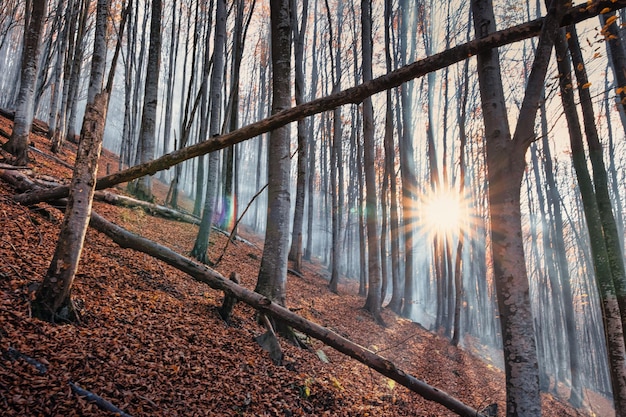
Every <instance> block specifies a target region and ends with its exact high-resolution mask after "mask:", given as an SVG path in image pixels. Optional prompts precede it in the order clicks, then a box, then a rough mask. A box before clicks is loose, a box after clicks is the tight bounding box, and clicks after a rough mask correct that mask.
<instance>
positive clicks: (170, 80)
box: [160, 0, 182, 208]
mask: <svg viewBox="0 0 626 417" xmlns="http://www.w3.org/2000/svg"><path fill="white" fill-rule="evenodd" d="M177 9H178V6H177V5H176V0H172V23H171V31H170V45H169V60H168V66H167V82H166V93H165V115H164V118H165V125H164V128H163V151H162V154H163V155H165V154H166V153H168V152H170V149H172V145H171V142H172V140H171V137H172V110H173V107H174V85H175V84H176V78H175V77H174V73H175V72H176V63H177V62H178V45H179V44H180V37H179V36H178V33H179V31H180V29H181V27H180V15H182V13H180V14H179V20H178V21H177V20H176V11H177ZM174 149H176V144H174ZM176 174H178V175H180V172H175V175H174V179H173V180H172V182H174V186H173V187H172V194H173V193H174V192H176V194H177V195H176V197H178V184H179V179H178V177H177V176H176ZM160 178H161V180H166V175H165V171H163V172H162V173H161V177H160ZM177 200H178V198H176V201H175V204H176V205H177V204H178V201H177ZM176 205H174V204H172V207H173V208H176Z"/></svg>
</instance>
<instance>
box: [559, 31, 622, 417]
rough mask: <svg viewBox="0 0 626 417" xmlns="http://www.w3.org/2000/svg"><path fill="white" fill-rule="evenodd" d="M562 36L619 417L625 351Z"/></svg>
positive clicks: (565, 97) (568, 104)
mask: <svg viewBox="0 0 626 417" xmlns="http://www.w3.org/2000/svg"><path fill="white" fill-rule="evenodd" d="M570 36H576V33H575V32H574V33H571V34H570ZM564 37H565V35H562V36H561V39H560V41H559V43H557V48H558V49H557V54H558V58H559V59H558V60H557V63H558V65H559V73H560V74H561V78H560V80H559V84H560V89H561V99H562V102H563V111H564V113H565V117H566V119H567V125H568V130H569V135H570V144H571V147H572V163H573V165H574V169H575V172H576V178H577V180H578V187H579V189H580V194H581V197H582V201H583V211H584V214H585V219H586V223H587V230H588V231H589V243H590V248H591V254H592V257H593V265H594V272H595V278H596V283H597V286H598V295H599V297H600V302H601V305H602V321H603V324H604V332H605V340H606V347H607V353H608V360H609V371H610V379H611V388H612V390H613V403H614V404H615V410H616V416H617V417H620V416H623V415H625V414H623V410H626V348H625V343H624V328H623V321H622V315H621V314H620V305H619V298H618V296H617V293H616V288H615V284H614V281H613V275H612V270H611V263H610V258H609V254H608V251H607V246H606V240H605V237H604V235H603V230H602V220H601V214H600V211H599V207H598V201H597V200H596V194H595V193H596V192H595V191H594V184H593V183H592V181H591V177H590V175H589V170H588V168H587V158H586V156H585V150H584V144H583V137H582V131H581V128H580V122H579V119H578V114H577V111H576V106H575V101H574V92H573V87H572V79H571V66H570V61H569V59H567V50H566V48H565V42H566V41H565V40H564V39H563V38H564ZM579 92H580V90H579Z"/></svg>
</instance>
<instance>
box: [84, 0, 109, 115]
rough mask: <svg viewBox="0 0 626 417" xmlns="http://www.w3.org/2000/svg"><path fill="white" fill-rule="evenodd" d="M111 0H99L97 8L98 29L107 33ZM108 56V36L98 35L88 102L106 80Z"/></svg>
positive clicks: (93, 55) (92, 61)
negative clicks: (105, 69) (105, 70)
mask: <svg viewBox="0 0 626 417" xmlns="http://www.w3.org/2000/svg"><path fill="white" fill-rule="evenodd" d="M109 4H110V0H98V2H97V10H96V31H97V32H98V33H106V24H107V11H108V10H109ZM106 57H107V43H106V36H96V37H95V41H94V47H93V53H92V57H91V75H90V77H89V89H88V91H87V103H93V100H94V99H95V97H96V94H98V93H99V92H100V91H102V83H103V82H104V68H105V62H106Z"/></svg>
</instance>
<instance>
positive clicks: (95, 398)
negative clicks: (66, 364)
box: [70, 381, 131, 417]
mask: <svg viewBox="0 0 626 417" xmlns="http://www.w3.org/2000/svg"><path fill="white" fill-rule="evenodd" d="M70 387H72V391H74V392H75V393H76V394H77V395H80V396H81V397H84V398H85V399H86V400H87V401H89V402H92V403H94V404H96V405H97V406H98V407H100V408H101V409H103V410H105V411H109V412H111V413H115V414H117V415H119V416H121V417H131V416H130V414H126V413H125V412H123V411H122V410H120V409H119V408H117V407H116V406H114V405H113V404H111V403H110V402H109V401H107V400H105V399H104V398H102V397H100V396H99V395H96V394H94V393H92V392H90V391H87V390H85V389H83V388H81V387H79V386H78V385H76V384H75V383H73V382H72V381H70Z"/></svg>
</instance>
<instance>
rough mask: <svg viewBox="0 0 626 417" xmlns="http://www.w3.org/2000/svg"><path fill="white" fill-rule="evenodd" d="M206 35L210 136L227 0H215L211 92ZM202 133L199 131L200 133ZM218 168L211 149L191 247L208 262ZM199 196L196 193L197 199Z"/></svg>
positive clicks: (215, 121) (215, 125) (217, 103)
mask: <svg viewBox="0 0 626 417" xmlns="http://www.w3.org/2000/svg"><path fill="white" fill-rule="evenodd" d="M208 40H209V37H208V36H207V45H206V47H205V51H204V53H205V61H204V76H203V89H204V91H205V97H204V98H203V100H206V102H208V101H209V100H208V94H210V96H211V100H210V102H211V108H210V116H209V117H208V120H207V115H206V114H203V115H202V117H203V118H204V120H203V121H202V127H201V129H200V131H201V132H203V131H206V127H207V124H208V127H209V135H210V136H211V137H213V136H216V135H219V133H220V130H221V126H222V123H221V120H222V118H221V112H220V109H221V106H222V80H223V74H224V61H225V49H224V48H225V45H226V1H225V0H217V9H216V12H215V40H214V46H213V72H212V73H211V78H210V91H207V86H206V83H207V82H208V81H209V77H208V71H209V67H210V66H209V56H210V55H209V42H208ZM201 136H202V134H201ZM218 168H219V153H218V152H212V153H211V154H209V169H208V177H207V183H206V190H205V192H206V194H205V198H204V208H203V210H202V222H201V223H200V229H199V230H198V235H197V236H196V241H195V243H194V245H193V249H192V250H191V256H193V257H194V258H196V259H197V260H199V261H200V262H204V263H207V262H208V261H209V256H208V253H207V251H208V249H209V237H210V235H211V225H212V223H213V213H214V209H215V202H216V200H217V171H218ZM198 198H200V197H199V196H196V199H198Z"/></svg>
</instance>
